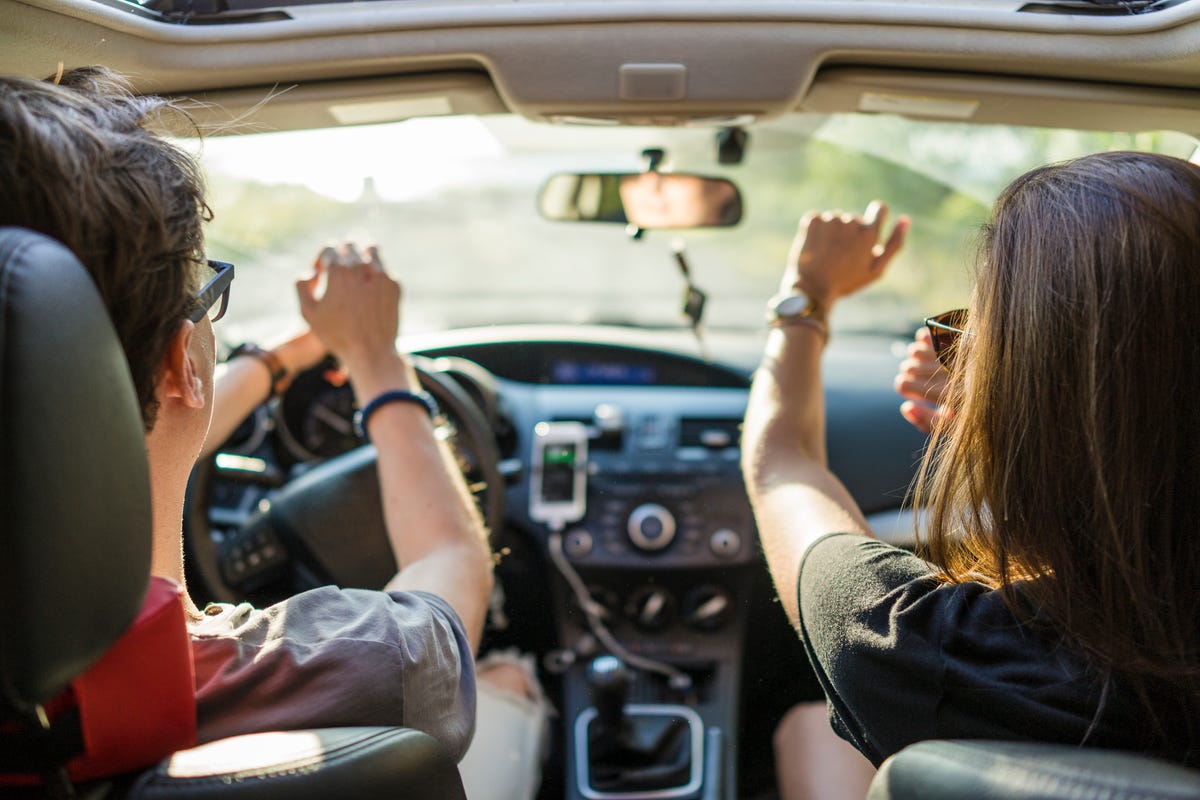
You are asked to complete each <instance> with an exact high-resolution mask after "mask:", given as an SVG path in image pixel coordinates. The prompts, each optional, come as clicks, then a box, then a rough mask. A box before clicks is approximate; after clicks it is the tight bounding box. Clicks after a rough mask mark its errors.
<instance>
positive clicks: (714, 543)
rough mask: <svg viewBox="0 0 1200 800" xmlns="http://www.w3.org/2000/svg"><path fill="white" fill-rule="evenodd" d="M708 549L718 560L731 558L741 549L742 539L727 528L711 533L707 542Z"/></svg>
mask: <svg viewBox="0 0 1200 800" xmlns="http://www.w3.org/2000/svg"><path fill="white" fill-rule="evenodd" d="M708 547H709V549H710V550H712V551H713V555H716V556H718V557H720V558H733V557H734V556H736V555H737V554H738V551H740V550H741V549H742V537H741V536H739V535H738V534H737V533H735V532H734V531H731V530H730V529H729V528H721V529H720V530H718V531H713V535H712V536H711V537H710V538H709V540H708Z"/></svg>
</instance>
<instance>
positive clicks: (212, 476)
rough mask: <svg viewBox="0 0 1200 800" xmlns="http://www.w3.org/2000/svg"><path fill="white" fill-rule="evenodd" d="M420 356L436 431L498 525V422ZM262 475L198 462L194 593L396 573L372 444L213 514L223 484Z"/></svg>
mask: <svg viewBox="0 0 1200 800" xmlns="http://www.w3.org/2000/svg"><path fill="white" fill-rule="evenodd" d="M413 362H414V366H415V367H416V370H417V377H418V378H419V380H420V384H421V388H423V389H424V390H425V391H427V392H429V393H430V394H431V395H433V397H434V399H435V400H436V401H437V404H438V408H439V412H440V413H439V415H438V418H437V419H436V420H435V427H436V434H437V436H438V437H439V438H440V439H443V440H445V441H446V442H447V444H448V445H449V446H450V449H451V451H452V452H453V453H454V454H455V457H456V460H457V461H458V466H459V468H460V469H461V470H462V471H463V474H464V478H465V479H466V481H467V485H468V487H469V488H470V489H471V492H472V494H473V495H474V496H475V499H476V502H477V504H478V505H479V509H480V512H481V514H482V516H483V520H484V523H485V524H486V525H487V528H488V530H497V529H498V528H499V526H500V524H501V522H502V520H503V516H504V511H503V503H504V483H503V478H502V476H501V473H500V469H499V466H498V465H499V460H500V457H499V452H498V450H497V447H496V440H495V436H494V433H493V427H492V422H490V421H489V420H488V418H487V417H486V416H485V414H484V412H483V411H482V410H481V408H480V405H479V404H478V403H477V402H476V401H475V400H474V399H473V398H472V396H471V395H470V394H469V393H468V392H467V391H466V390H464V389H463V387H462V386H461V385H460V384H459V383H458V382H457V381H456V380H455V379H454V378H452V377H449V376H448V375H447V374H446V373H445V372H444V371H440V370H438V369H437V366H436V364H435V362H433V361H431V360H429V359H424V358H420V357H414V358H413ZM318 369H319V368H318ZM297 472H299V471H297ZM218 473H219V474H218ZM218 478H219V481H218ZM264 482H269V478H268V477H265V476H264V475H263V474H262V473H256V472H254V471H252V470H250V471H245V472H240V471H238V470H236V469H234V470H228V469H221V468H220V467H218V466H217V464H216V458H215V457H213V458H208V459H204V460H203V461H202V462H200V463H198V464H197V465H196V468H195V470H194V471H193V473H192V477H191V481H190V482H189V485H188V496H187V504H186V506H185V510H184V545H185V550H186V552H187V556H188V561H187V563H188V567H189V571H190V573H191V577H192V578H193V580H195V578H199V581H200V582H201V583H203V584H204V585H203V587H199V586H197V587H195V589H196V590H199V591H196V594H197V595H199V594H200V593H201V592H204V593H205V594H206V599H208V600H217V601H223V602H236V601H239V600H244V599H246V597H247V595H252V594H253V593H254V592H260V593H261V592H264V590H265V594H266V595H267V596H268V597H269V598H270V599H271V600H275V599H281V598H282V597H285V596H287V595H289V594H294V593H296V592H299V591H303V590H305V589H309V588H313V587H315V586H320V585H323V584H328V583H334V584H337V585H339V586H342V587H356V588H368V589H379V588H382V587H383V585H384V584H385V583H387V581H388V580H389V579H391V577H392V576H393V575H395V573H396V569H397V567H396V560H395V557H394V556H393V554H392V549H391V545H390V544H389V543H388V537H387V529H386V527H385V524H384V519H383V509H382V505H381V501H380V490H379V479H378V476H377V471H376V451H375V447H374V445H370V444H364V445H362V446H359V447H356V448H354V449H352V450H350V451H349V452H345V453H343V454H341V455H337V456H334V457H333V458H329V459H328V460H325V461H322V462H320V463H317V464H315V465H314V466H312V467H311V468H308V469H306V470H304V471H303V472H300V474H298V475H297V476H296V477H294V478H293V479H291V480H288V481H286V482H285V483H283V485H282V486H278V487H272V488H270V489H268V490H263V491H256V492H254V493H253V494H249V495H248V496H249V497H250V499H251V502H254V498H255V497H258V499H257V501H256V502H255V507H254V509H253V510H252V511H250V512H249V513H246V514H242V515H240V516H239V515H233V516H231V515H230V514H228V513H226V514H223V515H222V518H220V519H214V515H213V514H212V513H210V506H211V499H212V493H213V491H214V490H216V489H217V488H218V483H220V484H221V485H222V487H223V488H222V489H221V490H222V491H225V490H227V489H228V487H229V486H230V485H233V486H234V487H235V489H236V488H237V487H238V486H239V484H240V486H241V488H242V489H244V490H247V491H249V490H251V489H253V488H254V485H255V484H259V485H261V484H262V483H264ZM243 505H244V503H243ZM214 531H219V533H218V535H216V536H214ZM197 599H200V598H199V597H198V598H197Z"/></svg>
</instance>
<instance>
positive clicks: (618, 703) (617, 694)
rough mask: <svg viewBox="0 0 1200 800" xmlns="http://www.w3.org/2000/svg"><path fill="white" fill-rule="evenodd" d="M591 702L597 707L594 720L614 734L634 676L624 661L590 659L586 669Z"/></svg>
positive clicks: (621, 717) (620, 720)
mask: <svg viewBox="0 0 1200 800" xmlns="http://www.w3.org/2000/svg"><path fill="white" fill-rule="evenodd" d="M587 678H588V689H589V690H590V693H591V695H592V705H594V706H595V707H596V714H597V718H596V722H597V724H598V725H600V726H601V727H602V728H604V729H605V730H607V731H609V732H611V733H617V732H619V731H620V730H621V728H622V726H623V724H624V721H625V701H627V700H628V699H629V688H630V686H631V685H632V683H633V678H632V676H631V675H630V674H629V668H628V667H626V666H625V662H623V661H621V659H619V658H617V657H615V656H599V657H597V658H594V659H592V663H590V664H589V665H588V671H587Z"/></svg>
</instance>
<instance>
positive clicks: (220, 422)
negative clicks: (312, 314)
mask: <svg viewBox="0 0 1200 800" xmlns="http://www.w3.org/2000/svg"><path fill="white" fill-rule="evenodd" d="M270 352H271V353H273V354H274V356H275V358H277V359H278V360H279V365H280V366H281V367H283V369H284V370H285V372H286V378H285V379H284V380H285V382H286V381H290V380H291V378H292V377H294V376H295V375H296V373H298V372H302V371H304V370H306V369H308V368H309V367H311V366H314V365H315V364H317V362H319V361H320V360H321V359H322V358H324V357H325V345H323V344H321V340H320V339H318V338H317V336H316V334H314V333H313V332H312V331H311V330H309V331H305V332H304V333H301V334H299V335H297V336H293V337H292V338H291V339H288V340H287V341H285V342H284V343H282V344H280V345H278V346H276V347H273V348H271V350H270ZM271 377H272V376H271V370H270V367H268V366H267V364H266V362H265V361H263V360H261V359H258V358H253V357H251V356H242V357H240V358H234V359H231V360H229V361H226V362H225V363H223V364H219V365H218V366H217V374H216V383H215V385H214V386H213V416H212V424H211V425H209V428H208V437H207V438H206V439H205V440H204V451H203V453H201V457H207V456H209V455H212V453H213V451H215V450H216V449H217V448H218V447H220V446H221V444H222V443H223V442H224V441H225V440H227V439H228V438H229V437H230V436H232V435H233V432H234V431H235V430H237V426H238V425H240V424H241V422H242V420H244V419H245V418H246V417H247V416H249V415H250V412H252V411H253V410H254V409H256V408H257V407H258V406H260V405H261V404H262V403H263V402H264V401H266V400H267V399H268V398H270V397H271V390H272V386H271Z"/></svg>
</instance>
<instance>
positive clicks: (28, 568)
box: [0, 227, 464, 800]
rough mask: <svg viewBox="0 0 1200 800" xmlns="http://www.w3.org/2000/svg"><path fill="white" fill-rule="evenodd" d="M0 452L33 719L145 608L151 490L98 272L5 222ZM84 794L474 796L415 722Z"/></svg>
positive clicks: (350, 731)
mask: <svg viewBox="0 0 1200 800" xmlns="http://www.w3.org/2000/svg"><path fill="white" fill-rule="evenodd" d="M0 459H3V460H2V462H0V693H2V694H0V710H2V711H7V712H12V711H18V712H22V713H28V712H29V711H30V710H31V709H32V708H33V707H34V706H35V705H38V704H40V703H42V702H44V701H46V700H48V699H49V698H51V697H53V696H54V695H55V694H57V693H58V692H59V691H61V690H62V689H63V688H65V687H66V686H67V684H68V683H69V682H70V681H71V680H72V679H74V678H75V677H76V676H77V675H78V674H79V673H81V672H83V671H84V670H85V669H86V668H87V667H88V666H90V665H91V663H92V662H93V661H95V659H96V658H97V657H99V655H100V654H102V653H103V652H104V651H105V650H106V649H107V648H108V647H109V646H110V645H111V644H112V643H113V642H114V641H116V639H117V638H118V637H119V636H120V635H121V633H122V632H123V631H124V630H125V628H126V627H127V626H128V624H129V623H130V622H131V621H132V620H133V618H134V617H135V616H136V614H137V611H138V610H139V608H140V606H141V604H142V599H143V596H144V594H145V591H146V586H147V583H148V578H149V574H150V543H151V533H150V531H151V521H150V490H149V476H148V469H147V464H146V452H145V440H144V435H143V430H142V421H141V414H140V412H139V410H138V407H137V400H136V398H135V395H134V391H133V386H132V382H131V380H130V376H129V370H128V366H127V365H126V362H125V357H124V354H123V353H122V351H121V348H120V345H119V344H118V341H117V337H116V334H115V332H114V331H113V328H112V325H111V324H110V322H109V319H108V315H107V313H106V311H105V309H104V308H103V306H102V304H101V302H100V300H99V297H98V295H97V293H96V290H95V287H94V286H93V285H92V282H91V279H90V278H89V276H88V275H87V272H86V271H85V270H84V268H83V266H82V265H81V264H80V263H79V262H78V261H77V260H76V259H75V258H74V256H72V254H71V253H70V252H69V251H67V250H66V249H65V248H64V247H62V246H61V245H59V244H58V243H56V242H54V241H52V240H50V239H47V238H46V237H44V236H41V235H38V234H35V233H31V232H29V231H24V230H19V229H14V228H2V227H0ZM78 788H79V790H80V792H79V794H80V796H81V797H87V798H93V797H114V796H115V797H124V798H164V797H171V798H175V799H176V800H200V799H201V798H217V799H225V798H233V799H235V800H240V799H242V798H244V799H245V800H251V799H252V798H276V797H292V798H331V797H332V798H342V797H344V798H373V797H380V798H389V800H390V798H395V797H401V796H402V797H405V798H407V799H408V800H419V799H421V798H430V799H431V800H432V799H436V800H463V798H464V794H463V788H462V781H461V779H460V778H459V775H458V769H457V767H456V766H455V763H454V761H453V760H452V759H451V758H450V756H449V755H448V754H447V752H446V750H445V749H444V748H443V747H442V746H441V744H440V743H438V742H437V741H436V740H435V739H433V738H432V737H430V736H428V735H426V734H424V733H421V732H419V731H414V730H409V729H406V728H341V729H331V730H315V731H293V732H287V733H281V732H275V733H261V734H254V735H250V736H240V737H236V738H233V739H227V740H222V741H218V742H213V743H210V744H207V745H204V746H201V747H196V748H192V749H190V750H186V751H182V752H179V753H176V754H175V755H174V756H173V757H172V758H170V759H168V760H167V761H165V762H163V763H162V764H160V765H159V766H158V767H156V768H154V769H152V770H149V771H147V772H145V773H142V774H141V775H135V776H130V777H127V778H125V779H123V780H118V781H109V782H102V783H96V784H92V785H89V786H83V787H78ZM2 791H3V794H4V795H5V796H9V795H12V794H13V792H15V791H17V790H16V789H12V788H11V787H10V790H2ZM21 796H37V790H29V791H25V792H24V794H22V795H21Z"/></svg>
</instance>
